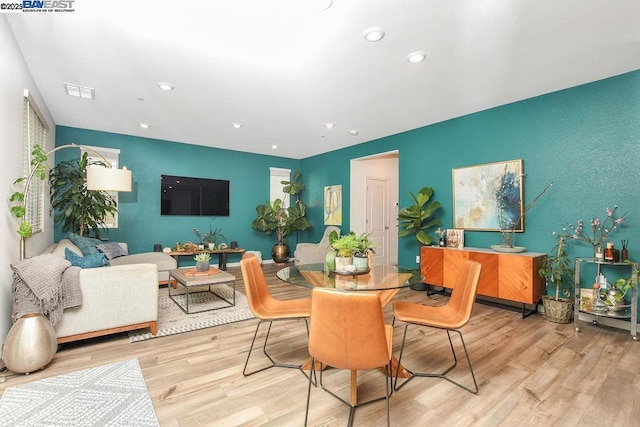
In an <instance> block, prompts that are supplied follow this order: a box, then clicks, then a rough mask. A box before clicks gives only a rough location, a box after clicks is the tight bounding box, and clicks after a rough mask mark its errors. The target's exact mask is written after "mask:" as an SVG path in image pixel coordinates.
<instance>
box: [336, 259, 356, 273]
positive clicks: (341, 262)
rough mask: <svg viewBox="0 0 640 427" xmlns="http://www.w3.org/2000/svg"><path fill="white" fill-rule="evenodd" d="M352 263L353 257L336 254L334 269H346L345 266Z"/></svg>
mask: <svg viewBox="0 0 640 427" xmlns="http://www.w3.org/2000/svg"><path fill="white" fill-rule="evenodd" d="M348 265H353V257H350V256H349V257H346V256H337V257H336V271H347V268H346V267H347V266H348Z"/></svg>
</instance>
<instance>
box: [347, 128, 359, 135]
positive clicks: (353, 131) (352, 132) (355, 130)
mask: <svg viewBox="0 0 640 427" xmlns="http://www.w3.org/2000/svg"><path fill="white" fill-rule="evenodd" d="M349 133H350V134H351V135H353V136H356V135H358V129H351V130H350V131H349Z"/></svg>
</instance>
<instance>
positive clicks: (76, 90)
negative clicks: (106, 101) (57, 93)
mask: <svg viewBox="0 0 640 427" xmlns="http://www.w3.org/2000/svg"><path fill="white" fill-rule="evenodd" d="M63 85H64V90H65V91H66V93H67V95H69V96H75V97H77V98H84V99H96V90H95V89H94V88H92V87H86V86H79V85H74V84H71V83H63Z"/></svg>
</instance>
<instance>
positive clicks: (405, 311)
mask: <svg viewBox="0 0 640 427" xmlns="http://www.w3.org/2000/svg"><path fill="white" fill-rule="evenodd" d="M480 268H481V265H480V263H478V262H475V261H465V262H464V263H463V264H462V266H461V267H460V271H459V272H458V276H457V277H456V282H455V285H454V287H453V290H452V291H451V297H450V298H449V301H448V302H447V304H445V305H443V306H439V307H432V306H427V305H422V304H416V303H412V302H408V301H394V302H393V314H394V316H395V317H394V319H393V322H394V324H395V321H396V319H397V320H400V321H402V322H405V323H406V325H405V328H404V334H403V336H402V346H401V348H400V356H399V357H398V364H400V363H402V354H403V352H404V349H405V344H406V339H407V330H408V329H409V325H418V326H428V327H432V328H438V329H444V330H445V331H446V332H447V337H448V338H449V346H450V347H451V352H452V353H453V364H452V365H451V366H449V367H448V368H447V369H445V370H444V371H442V372H441V373H426V372H413V371H411V370H409V369H407V370H408V371H409V373H410V374H411V376H410V377H409V379H407V380H406V381H405V382H403V383H402V384H401V385H400V387H398V375H397V374H396V377H395V382H394V389H395V390H398V389H400V388H401V387H403V386H404V385H405V384H407V383H408V382H409V381H410V380H412V379H413V378H415V377H437V378H442V379H445V380H447V381H449V382H451V383H453V384H455V385H457V386H458V387H462V388H463V389H465V390H467V391H469V392H471V393H473V394H478V383H477V382H476V376H475V374H474V373H473V367H472V366H471V359H470V358H469V352H468V351H467V346H466V345H465V343H464V338H462V332H460V330H459V329H460V328H461V327H463V326H464V325H466V324H467V323H468V322H469V319H470V318H471V311H472V310H473V304H474V302H475V299H476V291H477V289H478V279H479V278H480ZM451 332H456V333H458V335H459V336H460V341H461V342H462V348H463V349H464V354H465V356H466V358H467V363H468V365H469V371H471V377H472V378H473V384H474V388H473V389H472V388H470V387H466V386H464V385H462V384H460V383H458V382H456V381H453V380H452V379H451V378H450V377H448V376H447V373H449V371H451V370H452V369H453V368H455V367H456V365H457V363H458V358H457V356H456V352H455V350H454V348H453V342H452V341H451ZM403 366H404V367H405V368H406V365H403Z"/></svg>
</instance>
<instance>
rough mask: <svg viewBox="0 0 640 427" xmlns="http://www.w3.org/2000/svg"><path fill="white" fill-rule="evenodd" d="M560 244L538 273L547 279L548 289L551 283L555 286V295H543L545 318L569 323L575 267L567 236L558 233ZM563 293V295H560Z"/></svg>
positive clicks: (544, 261) (541, 264) (544, 260)
mask: <svg viewBox="0 0 640 427" xmlns="http://www.w3.org/2000/svg"><path fill="white" fill-rule="evenodd" d="M556 236H557V238H558V244H557V245H556V246H555V247H554V248H553V250H552V251H551V254H550V255H548V256H547V257H546V258H545V259H543V260H542V262H541V263H540V269H539V270H538V274H539V275H540V277H542V278H544V279H546V281H547V289H548V288H549V284H550V283H553V285H554V286H555V290H556V292H555V296H553V295H543V297H542V305H543V307H544V317H545V319H547V320H549V321H551V322H556V323H569V322H570V321H571V318H572V315H573V285H574V283H573V267H572V265H571V260H570V259H569V257H568V256H567V253H566V250H565V249H566V247H567V246H568V245H567V242H566V241H565V237H564V236H562V235H558V234H556ZM560 294H562V297H560Z"/></svg>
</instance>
